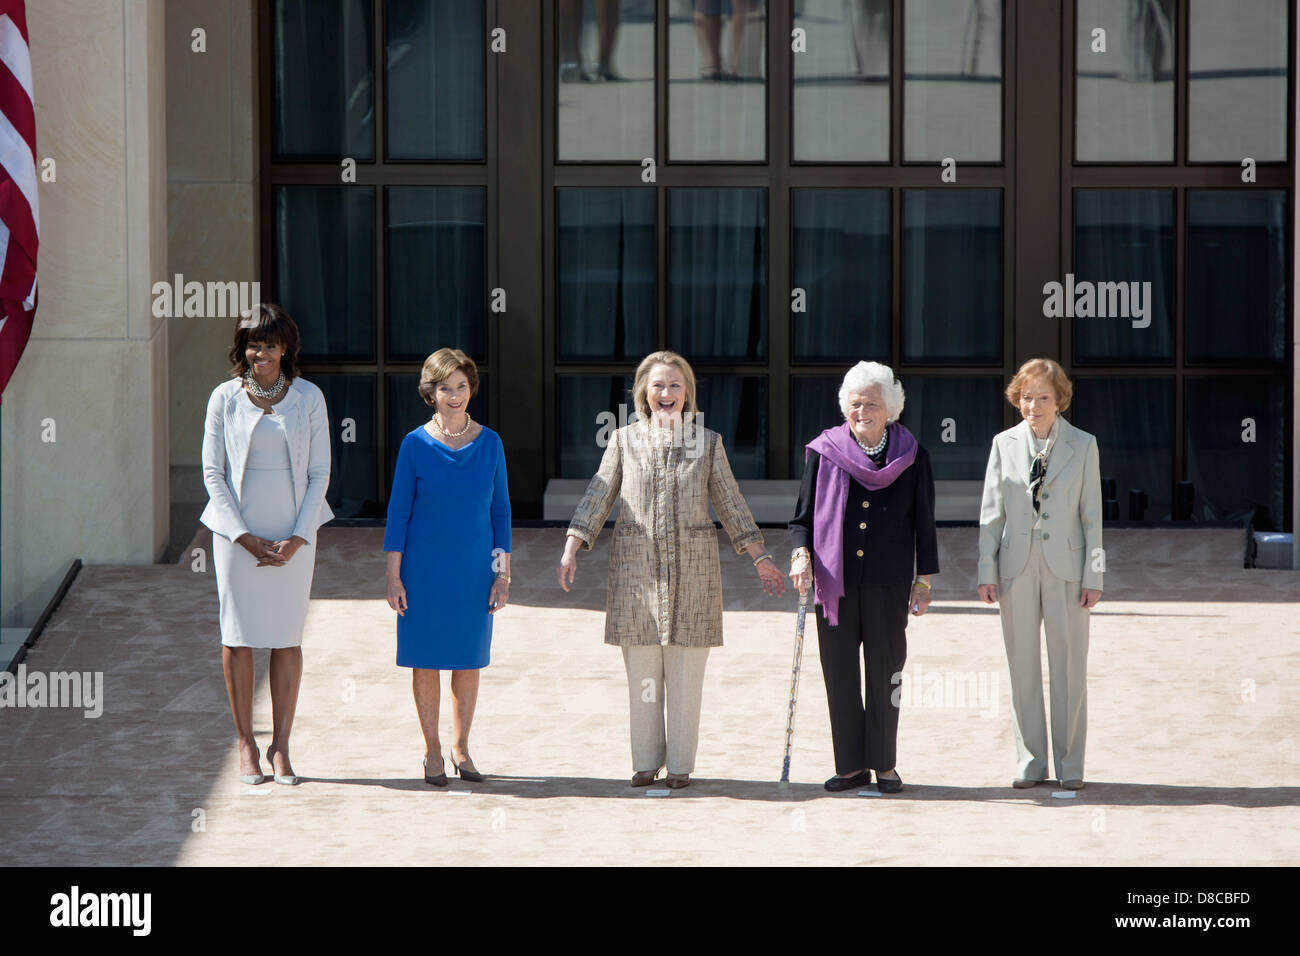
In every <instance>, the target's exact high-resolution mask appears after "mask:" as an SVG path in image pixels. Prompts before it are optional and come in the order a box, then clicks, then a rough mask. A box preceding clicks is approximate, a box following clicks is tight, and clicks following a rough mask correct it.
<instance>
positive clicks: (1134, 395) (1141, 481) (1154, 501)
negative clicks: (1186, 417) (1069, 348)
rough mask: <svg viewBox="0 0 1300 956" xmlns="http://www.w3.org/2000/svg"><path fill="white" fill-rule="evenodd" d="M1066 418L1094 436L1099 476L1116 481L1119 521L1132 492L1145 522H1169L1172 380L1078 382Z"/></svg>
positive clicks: (1083, 378) (1086, 379)
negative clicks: (1141, 495) (1141, 496)
mask: <svg viewBox="0 0 1300 956" xmlns="http://www.w3.org/2000/svg"><path fill="white" fill-rule="evenodd" d="M1065 417H1066V418H1067V419H1068V420H1069V421H1070V423H1071V424H1072V425H1076V426H1078V427H1079V428H1082V429H1083V430H1084V431H1086V432H1091V433H1092V434H1093V435H1096V436H1097V449H1098V454H1099V455H1100V458H1101V476H1102V477H1103V478H1113V479H1115V494H1116V500H1117V501H1118V502H1119V516H1120V520H1122V521H1128V520H1130V511H1129V492H1130V491H1134V490H1136V491H1142V492H1145V493H1146V496H1147V508H1146V512H1145V520H1147V521H1168V520H1169V519H1170V517H1171V516H1172V512H1173V488H1174V380H1173V379H1172V378H1110V377H1108V378H1089V377H1087V376H1079V377H1078V378H1076V379H1075V380H1074V398H1073V401H1072V402H1071V404H1070V409H1069V411H1067V412H1066V413H1065Z"/></svg>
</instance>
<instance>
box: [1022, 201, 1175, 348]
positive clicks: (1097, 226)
mask: <svg viewBox="0 0 1300 956" xmlns="http://www.w3.org/2000/svg"><path fill="white" fill-rule="evenodd" d="M1074 217H1075V219H1074V223H1075V225H1074V282H1073V285H1071V284H1070V282H1069V280H1068V276H1067V280H1066V282H1065V283H1063V284H1062V289H1061V301H1060V304H1061V311H1062V312H1063V313H1064V317H1071V316H1072V317H1073V321H1074V349H1075V351H1074V355H1075V360H1076V361H1078V362H1080V363H1084V362H1091V363H1098V362H1101V363H1106V364H1136V363H1167V362H1172V361H1173V357H1174V323H1173V314H1174V193H1173V190H1172V189H1080V190H1077V191H1076V192H1075V194H1074ZM1046 307H1047V306H1046V305H1045V308H1046Z"/></svg>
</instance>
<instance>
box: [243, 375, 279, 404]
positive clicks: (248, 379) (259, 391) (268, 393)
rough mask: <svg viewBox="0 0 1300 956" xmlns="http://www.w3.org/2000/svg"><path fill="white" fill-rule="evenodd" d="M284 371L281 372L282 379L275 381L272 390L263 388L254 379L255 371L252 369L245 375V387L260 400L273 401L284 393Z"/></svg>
mask: <svg viewBox="0 0 1300 956" xmlns="http://www.w3.org/2000/svg"><path fill="white" fill-rule="evenodd" d="M284 384H285V383H284V369H281V370H280V377H279V378H277V379H276V380H275V384H274V385H272V386H271V387H270V388H263V387H262V386H261V385H259V384H257V379H255V378H253V370H252V369H251V368H250V369H249V370H248V371H247V372H245V373H244V385H246V386H247V387H248V390H249V391H250V392H252V393H253V394H254V395H256V396H257V397H258V398H264V399H272V398H275V397H276V396H277V395H279V394H280V393H281V392H283V391H284Z"/></svg>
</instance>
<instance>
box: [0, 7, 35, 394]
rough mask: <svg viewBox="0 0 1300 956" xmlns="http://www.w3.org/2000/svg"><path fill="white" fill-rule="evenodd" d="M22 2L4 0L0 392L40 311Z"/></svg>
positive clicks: (0, 15)
mask: <svg viewBox="0 0 1300 956" xmlns="http://www.w3.org/2000/svg"><path fill="white" fill-rule="evenodd" d="M28 47H29V44H28V40H27V13H26V10H25V9H24V5H23V0H0V395H3V394H4V389H5V386H6V385H8V384H9V377H10V376H11V375H12V374H13V371H14V368H15V366H17V365H18V359H19V357H20V356H21V355H22V354H23V349H24V348H25V347H26V345H27V339H28V336H30V335H31V333H32V319H33V317H35V315H36V246H37V243H38V235H39V232H40V220H39V213H38V211H37V205H36V106H35V99H34V97H33V96H32V58H31V54H30V51H29V49H28Z"/></svg>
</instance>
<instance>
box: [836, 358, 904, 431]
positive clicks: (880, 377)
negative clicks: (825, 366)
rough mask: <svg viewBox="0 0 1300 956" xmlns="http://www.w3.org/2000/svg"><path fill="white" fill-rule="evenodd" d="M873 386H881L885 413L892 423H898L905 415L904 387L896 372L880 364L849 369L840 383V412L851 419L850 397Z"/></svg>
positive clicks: (863, 364) (864, 363)
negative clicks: (899, 417) (899, 418)
mask: <svg viewBox="0 0 1300 956" xmlns="http://www.w3.org/2000/svg"><path fill="white" fill-rule="evenodd" d="M873 385H879V386H880V394H881V397H882V398H884V400H885V413H886V414H887V415H888V416H889V420H890V421H898V416H900V415H902V414H903V386H902V385H900V384H899V382H898V377H897V376H895V375H894V370H893V369H892V368H890V367H889V366H888V365H881V364H880V363H879V362H859V363H858V364H857V365H855V366H853V368H851V369H849V370H848V372H847V373H846V374H845V376H844V381H843V382H841V383H840V411H841V412H843V413H844V417H845V418H846V419H847V418H848V417H849V396H850V395H851V394H853V393H854V392H862V391H866V390H867V389H869V388H871V387H872V386H873Z"/></svg>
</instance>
